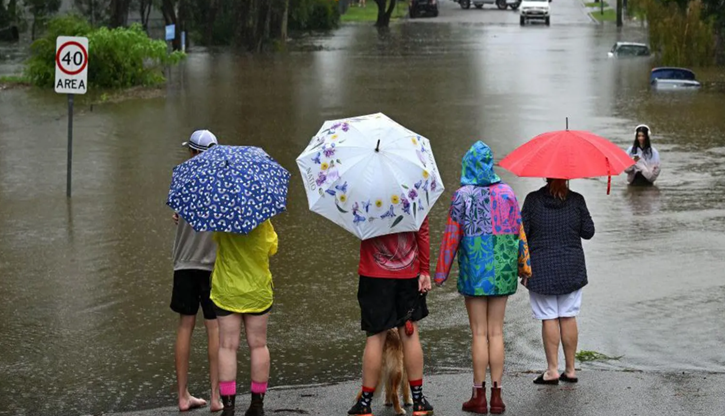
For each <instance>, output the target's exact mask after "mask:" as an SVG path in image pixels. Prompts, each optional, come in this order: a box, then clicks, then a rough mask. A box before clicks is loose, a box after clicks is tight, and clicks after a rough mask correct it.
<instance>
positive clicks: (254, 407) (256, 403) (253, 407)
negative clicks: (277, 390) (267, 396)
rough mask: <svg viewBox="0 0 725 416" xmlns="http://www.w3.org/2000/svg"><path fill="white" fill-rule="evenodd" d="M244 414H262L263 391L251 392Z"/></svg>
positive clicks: (252, 415) (253, 415) (256, 415)
mask: <svg viewBox="0 0 725 416" xmlns="http://www.w3.org/2000/svg"><path fill="white" fill-rule="evenodd" d="M244 416H264V393H261V394H260V393H252V402H251V403H249V409H247V412H246V413H244Z"/></svg>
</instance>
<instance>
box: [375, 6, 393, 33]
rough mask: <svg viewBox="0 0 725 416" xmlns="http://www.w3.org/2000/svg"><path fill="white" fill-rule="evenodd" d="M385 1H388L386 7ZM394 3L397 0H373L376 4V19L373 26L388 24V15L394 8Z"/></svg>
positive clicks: (385, 25)
mask: <svg viewBox="0 0 725 416" xmlns="http://www.w3.org/2000/svg"><path fill="white" fill-rule="evenodd" d="M388 2H389V3H388ZM385 3H388V4H387V8H386V4H385ZM395 3H397V0H375V4H377V5H378V20H377V21H376V22H375V26H377V27H388V26H389V25H390V16H392V15H393V11H394V10H395Z"/></svg>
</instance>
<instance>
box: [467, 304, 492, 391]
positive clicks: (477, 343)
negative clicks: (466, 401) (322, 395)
mask: <svg viewBox="0 0 725 416" xmlns="http://www.w3.org/2000/svg"><path fill="white" fill-rule="evenodd" d="M466 310H467V311H468V322H469V324H470V325H471V334H472V336H473V340H472V342H471V355H472V356H473V384H475V385H477V386H478V385H481V384H482V383H483V382H485V381H486V369H487V368H488V348H489V346H488V316H487V315H488V300H487V299H486V298H484V297H479V298H473V297H467V298H466Z"/></svg>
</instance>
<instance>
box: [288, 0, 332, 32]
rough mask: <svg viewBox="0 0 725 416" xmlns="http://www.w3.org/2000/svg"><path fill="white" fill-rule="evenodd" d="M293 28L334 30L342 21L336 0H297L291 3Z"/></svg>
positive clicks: (291, 23)
mask: <svg viewBox="0 0 725 416" xmlns="http://www.w3.org/2000/svg"><path fill="white" fill-rule="evenodd" d="M290 8H291V13H290V21H289V27H290V29H293V30H332V29H334V28H336V27H337V25H338V23H339V22H340V13H339V11H338V4H337V2H336V1H335V0H295V1H292V2H291V4H290Z"/></svg>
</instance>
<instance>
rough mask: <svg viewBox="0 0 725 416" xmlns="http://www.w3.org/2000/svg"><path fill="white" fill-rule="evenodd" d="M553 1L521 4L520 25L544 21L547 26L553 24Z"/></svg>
mask: <svg viewBox="0 0 725 416" xmlns="http://www.w3.org/2000/svg"><path fill="white" fill-rule="evenodd" d="M549 3H551V0H523V1H522V2H521V14H520V16H519V23H520V24H521V26H524V25H525V24H526V22H528V21H529V20H539V21H543V22H544V24H546V26H549V25H550V24H551V16H550V15H549V12H550V11H551V7H550V6H549Z"/></svg>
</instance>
